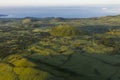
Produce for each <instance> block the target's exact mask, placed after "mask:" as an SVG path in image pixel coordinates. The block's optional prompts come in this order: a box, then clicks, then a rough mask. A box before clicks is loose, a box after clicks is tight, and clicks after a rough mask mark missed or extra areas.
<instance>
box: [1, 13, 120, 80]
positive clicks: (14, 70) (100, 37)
mask: <svg viewBox="0 0 120 80" xmlns="http://www.w3.org/2000/svg"><path fill="white" fill-rule="evenodd" d="M119 19H120V17H119V15H118V16H106V17H99V18H83V19H67V18H23V19H22V18H21V19H17V18H16V19H12V18H11V19H7V18H6V19H2V18H1V19H0V67H1V68H0V80H119V77H120V76H119V70H120V66H119V63H120V60H119V59H120V58H119V57H120V23H119Z"/></svg>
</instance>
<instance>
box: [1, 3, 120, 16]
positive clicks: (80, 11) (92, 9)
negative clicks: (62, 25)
mask: <svg viewBox="0 0 120 80" xmlns="http://www.w3.org/2000/svg"><path fill="white" fill-rule="evenodd" d="M0 14H4V15H8V16H6V17H4V18H24V17H38V18H45V17H63V18H90V17H100V16H108V15H119V14H120V6H119V5H107V6H106V5H99V6H98V5H94V6H60V7H58V6H57V7H0Z"/></svg>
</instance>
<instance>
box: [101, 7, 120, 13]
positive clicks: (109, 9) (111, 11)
mask: <svg viewBox="0 0 120 80" xmlns="http://www.w3.org/2000/svg"><path fill="white" fill-rule="evenodd" d="M101 9H102V11H104V12H107V13H115V14H120V8H101Z"/></svg>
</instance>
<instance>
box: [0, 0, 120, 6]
mask: <svg viewBox="0 0 120 80" xmlns="http://www.w3.org/2000/svg"><path fill="white" fill-rule="evenodd" d="M98 4H106V5H109V4H114V5H115V4H120V0H0V6H4V7H7V6H79V5H98Z"/></svg>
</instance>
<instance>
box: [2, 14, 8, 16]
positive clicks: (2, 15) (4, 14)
mask: <svg viewBox="0 0 120 80" xmlns="http://www.w3.org/2000/svg"><path fill="white" fill-rule="evenodd" d="M5 16H8V15H5V14H0V17H5Z"/></svg>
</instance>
